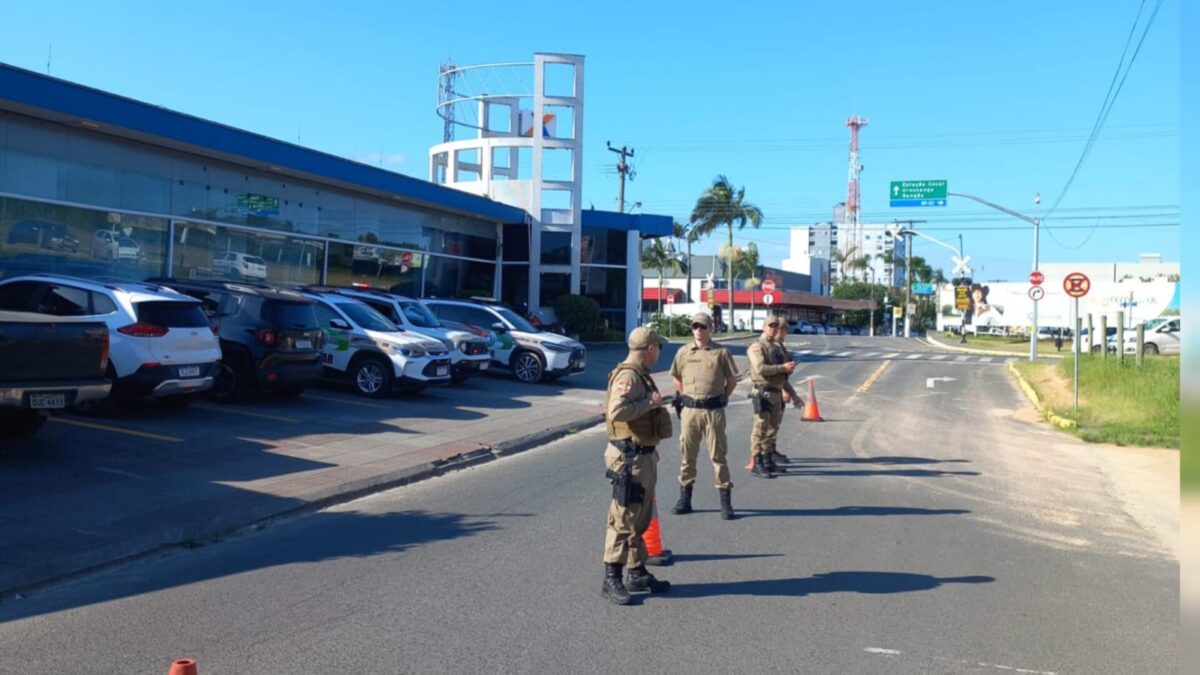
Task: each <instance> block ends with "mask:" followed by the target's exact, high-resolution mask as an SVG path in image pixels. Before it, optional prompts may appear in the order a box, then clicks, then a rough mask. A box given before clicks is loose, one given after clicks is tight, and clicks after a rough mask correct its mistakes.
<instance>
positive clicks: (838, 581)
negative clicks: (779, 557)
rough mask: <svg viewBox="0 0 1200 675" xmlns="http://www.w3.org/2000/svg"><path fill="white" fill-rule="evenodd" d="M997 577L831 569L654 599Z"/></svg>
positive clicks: (933, 584)
mask: <svg viewBox="0 0 1200 675" xmlns="http://www.w3.org/2000/svg"><path fill="white" fill-rule="evenodd" d="M995 580H996V579H995V577H987V576H968V577H944V578H939V577H934V576H930V575H928V574H908V573H904V572H829V573H828V574H816V575H813V576H811V577H800V578H793V579H762V580H754V581H732V582H720V583H711V584H672V585H671V592H670V594H668V595H662V596H654V599H656V600H657V599H664V600H675V599H690V598H709V597H716V596H722V595H758V596H776V597H803V596H806V595H816V594H819V593H863V594H869V595H883V594H889V593H913V592H916V591H930V590H933V589H935V588H938V587H940V586H942V585H945V584H989V583H992V582H993V581H995Z"/></svg>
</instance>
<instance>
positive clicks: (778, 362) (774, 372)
mask: <svg viewBox="0 0 1200 675" xmlns="http://www.w3.org/2000/svg"><path fill="white" fill-rule="evenodd" d="M746 356H748V357H749V358H750V379H751V380H752V381H753V382H754V384H762V385H767V386H772V387H783V386H785V385H786V383H787V379H788V373H787V371H786V370H784V369H783V364H785V363H787V362H788V361H789V360H790V358H789V356H788V353H787V348H786V347H784V346H783V345H782V344H780V343H778V342H775V341H773V340H767V339H766V338H759V339H758V340H757V341H755V343H754V344H752V345H750V348H749V349H747V350H746ZM768 362H769V363H768Z"/></svg>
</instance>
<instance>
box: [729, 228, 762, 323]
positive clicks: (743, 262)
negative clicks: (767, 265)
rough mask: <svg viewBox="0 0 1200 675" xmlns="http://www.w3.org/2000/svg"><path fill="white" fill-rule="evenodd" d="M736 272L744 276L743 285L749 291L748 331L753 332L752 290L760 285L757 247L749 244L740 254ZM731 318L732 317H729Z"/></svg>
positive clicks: (760, 271) (760, 265) (760, 268)
mask: <svg viewBox="0 0 1200 675" xmlns="http://www.w3.org/2000/svg"><path fill="white" fill-rule="evenodd" d="M737 267H738V272H739V273H741V274H745V275H746V281H745V282H743V285H744V286H745V287H746V288H748V289H750V330H754V289H756V288H758V286H759V284H761V283H762V279H761V278H760V277H759V275H760V274H762V271H763V270H762V263H761V261H760V260H759V256H758V245H757V244H755V243H754V242H750V243H749V244H747V245H746V248H745V249H743V250H742V254H741V255H740V256H738V259H737ZM731 318H732V317H731Z"/></svg>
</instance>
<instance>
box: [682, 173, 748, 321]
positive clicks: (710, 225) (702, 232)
mask: <svg viewBox="0 0 1200 675" xmlns="http://www.w3.org/2000/svg"><path fill="white" fill-rule="evenodd" d="M745 197H746V188H745V187H740V188H737V189H734V187H733V184H732V183H730V182H729V179H728V178H726V177H725V176H717V177H716V179H715V180H713V184H712V186H710V187H709V188H708V189H706V190H705V191H704V192H703V193H701V195H700V198H699V199H697V200H696V206H695V207H693V208H692V218H691V219H692V222H694V223H697V225H696V226H695V229H696V230H697V231H698V236H707V235H709V234H711V233H712V232H713V230H715V229H717V227H718V226H720V225H725V226H726V227H727V228H728V229H729V248H730V249H733V226H734V224H736V225H737V226H738V229H739V230H740V229H742V228H744V227H746V223H750V224H751V225H752V226H754V227H755V228H757V227H758V226H759V225H762V219H763V214H762V209H760V208H758V207H757V206H755V205H754V204H750V203H748V202H746V201H745ZM726 271H727V272H728V274H729V322H728V324H727V325H732V322H733V265H726Z"/></svg>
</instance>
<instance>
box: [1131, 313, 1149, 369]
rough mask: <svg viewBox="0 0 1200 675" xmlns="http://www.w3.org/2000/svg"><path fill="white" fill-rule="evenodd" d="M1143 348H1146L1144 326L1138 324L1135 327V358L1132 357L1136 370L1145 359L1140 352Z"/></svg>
mask: <svg viewBox="0 0 1200 675" xmlns="http://www.w3.org/2000/svg"><path fill="white" fill-rule="evenodd" d="M1145 346H1146V324H1144V323H1139V324H1138V327H1137V356H1134V357H1133V358H1134V360H1135V361H1137V365H1138V368H1141V367H1142V363H1143V362H1144V361H1145V359H1146V356H1145V354H1144V353H1143V352H1142V349H1143V348H1144V347H1145Z"/></svg>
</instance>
